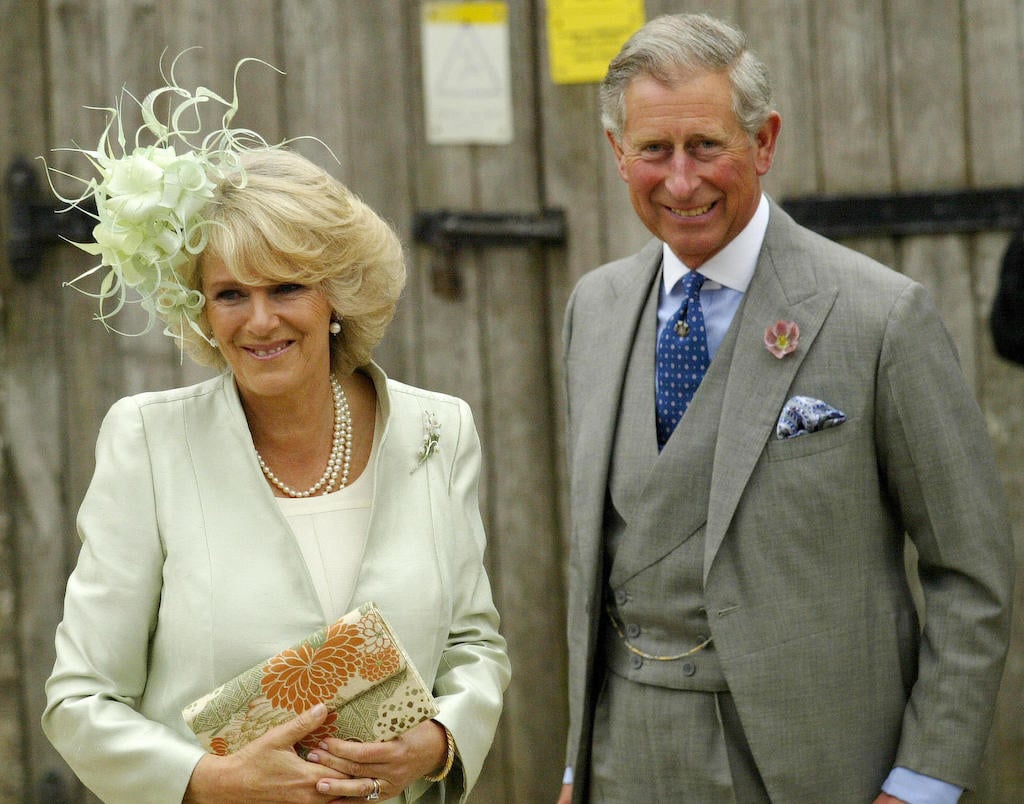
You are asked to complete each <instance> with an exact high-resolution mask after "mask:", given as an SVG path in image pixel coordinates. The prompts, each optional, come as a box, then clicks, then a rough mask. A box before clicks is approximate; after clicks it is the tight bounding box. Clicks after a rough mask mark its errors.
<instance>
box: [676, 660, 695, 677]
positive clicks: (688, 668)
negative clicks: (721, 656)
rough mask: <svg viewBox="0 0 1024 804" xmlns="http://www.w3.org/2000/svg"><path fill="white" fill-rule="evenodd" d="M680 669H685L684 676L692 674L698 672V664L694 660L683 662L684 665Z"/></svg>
mask: <svg viewBox="0 0 1024 804" xmlns="http://www.w3.org/2000/svg"><path fill="white" fill-rule="evenodd" d="M679 669H680V670H682V671H683V675H684V676H692V675H693V674H694V673H696V672H697V665H695V664H694V663H693V662H683V664H682V666H681V667H680V668H679Z"/></svg>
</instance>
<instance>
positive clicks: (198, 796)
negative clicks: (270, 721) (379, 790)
mask: <svg viewBox="0 0 1024 804" xmlns="http://www.w3.org/2000/svg"><path fill="white" fill-rule="evenodd" d="M326 717H327V709H326V707H324V706H323V704H318V705H317V706H314V707H313V708H312V709H310V710H309V711H307V712H303V713H302V714H301V715H299V716H298V717H296V718H295V719H294V720H290V721H288V722H287V723H284V724H282V725H280V726H276V727H275V728H273V729H270V730H269V731H268V732H267V733H266V734H264V735H263V736H262V737H260V738H259V739H256V740H253V741H252V742H251V743H249V744H248V745H247V746H245V748H242V749H240V750H239V751H237V752H235V753H234V754H228V755H227V756H217V755H215V754H207V755H206V756H204V757H203V758H202V759H201V760H199V762H198V764H197V765H196V767H195V769H194V770H193V771H192V778H191V779H189V783H188V788H187V789H186V791H185V799H184V801H185V802H188V803H189V804H191V803H192V802H195V803H196V804H200V802H206V801H212V802H218V804H224V803H225V802H243V801H244V802H258V801H275V802H297V803H299V804H302V803H304V802H317V804H323V802H325V801H329V800H330V799H331V796H330V795H325V794H324V793H323V792H320V791H318V790H317V783H318V782H320V781H321V780H323V779H324V777H325V776H332V777H335V778H343V777H342V774H341V773H338V772H337V771H332V770H330V769H329V768H325V767H323V766H318V765H314V764H311V763H309V762H306V761H304V760H303V759H302V758H301V757H299V755H298V754H297V753H296V752H295V748H294V746H295V744H296V743H297V742H299V741H300V740H301V739H302V738H303V737H305V736H306V735H307V734H309V733H310V732H312V731H314V730H315V729H317V728H318V727H319V726H320V725H321V724H322V723H323V722H324V720H325V719H326ZM363 787H366V785H365V781H364V783H363ZM363 795H364V796H365V793H364V794H363Z"/></svg>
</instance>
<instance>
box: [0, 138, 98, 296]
mask: <svg viewBox="0 0 1024 804" xmlns="http://www.w3.org/2000/svg"><path fill="white" fill-rule="evenodd" d="M4 190H5V191H6V192H7V202H8V217H7V262H8V264H9V265H10V268H11V271H12V272H13V273H14V275H15V276H16V277H18V278H19V279H22V280H25V281H28V280H30V279H33V278H34V277H35V276H36V275H37V274H38V273H39V271H40V269H41V267H42V262H43V251H44V250H45V248H46V246H48V245H51V244H53V243H58V242H60V241H61V239H67V240H71V241H74V242H79V243H81V242H85V241H87V240H90V239H91V238H92V230H93V227H94V226H95V225H96V220H95V219H94V218H93V217H91V216H90V215H89V214H88V212H86V211H84V210H81V209H75V208H71V209H68V208H67V207H57V206H54V204H53V202H52V201H41V200H38V199H39V181H38V179H37V178H36V172H35V170H33V168H32V163H31V162H29V161H28V160H27V159H25V158H24V157H17V158H16V159H14V161H13V162H11V164H10V165H9V166H8V167H7V172H6V174H5V175H4ZM86 209H89V210H93V211H94V210H95V204H93V203H92V202H90V203H89V204H86Z"/></svg>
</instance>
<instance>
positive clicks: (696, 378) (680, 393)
mask: <svg viewBox="0 0 1024 804" xmlns="http://www.w3.org/2000/svg"><path fill="white" fill-rule="evenodd" d="M681 281H682V283H683V292H684V293H685V294H686V298H684V299H683V303H682V304H681V305H679V309H678V310H677V311H676V313H675V314H674V315H673V316H672V318H670V319H669V321H668V323H667V324H666V325H665V328H664V329H663V330H662V331H661V335H659V336H658V356H657V366H656V371H657V375H658V386H657V403H656V404H657V420H658V421H657V423H658V449H659V450H660V449H661V448H662V447H664V446H665V442H666V441H668V438H669V436H670V435H672V431H673V430H675V429H676V425H677V424H679V420H680V419H681V418H683V413H685V412H686V406H687V405H689V404H690V400H691V399H693V394H694V392H695V391H696V390H697V386H698V385H700V381H701V380H702V379H703V378H704V372H705V371H707V369H708V364H709V363H710V362H711V360H710V357H709V355H708V338H707V333H706V331H705V329H704V313H703V311H702V310H701V309H700V286H701V285H703V284H704V277H703V276H702V275H701V274H698V273H697V272H696V271H687V272H686V276H684V277H683V278H682V280H681Z"/></svg>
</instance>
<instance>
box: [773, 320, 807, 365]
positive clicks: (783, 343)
mask: <svg viewBox="0 0 1024 804" xmlns="http://www.w3.org/2000/svg"><path fill="white" fill-rule="evenodd" d="M799 345H800V327H798V326H797V325H796V322H795V321H776V322H775V323H774V324H772V325H771V326H770V327H768V329H766V330H765V331H764V346H765V348H766V349H767V350H768V351H769V352H771V353H772V354H773V355H775V356H776V357H777V358H779V359H780V360H781V359H782V358H784V357H785V356H786V355H788V354H789V353H790V352H795V351H796V347H797V346H799Z"/></svg>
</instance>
